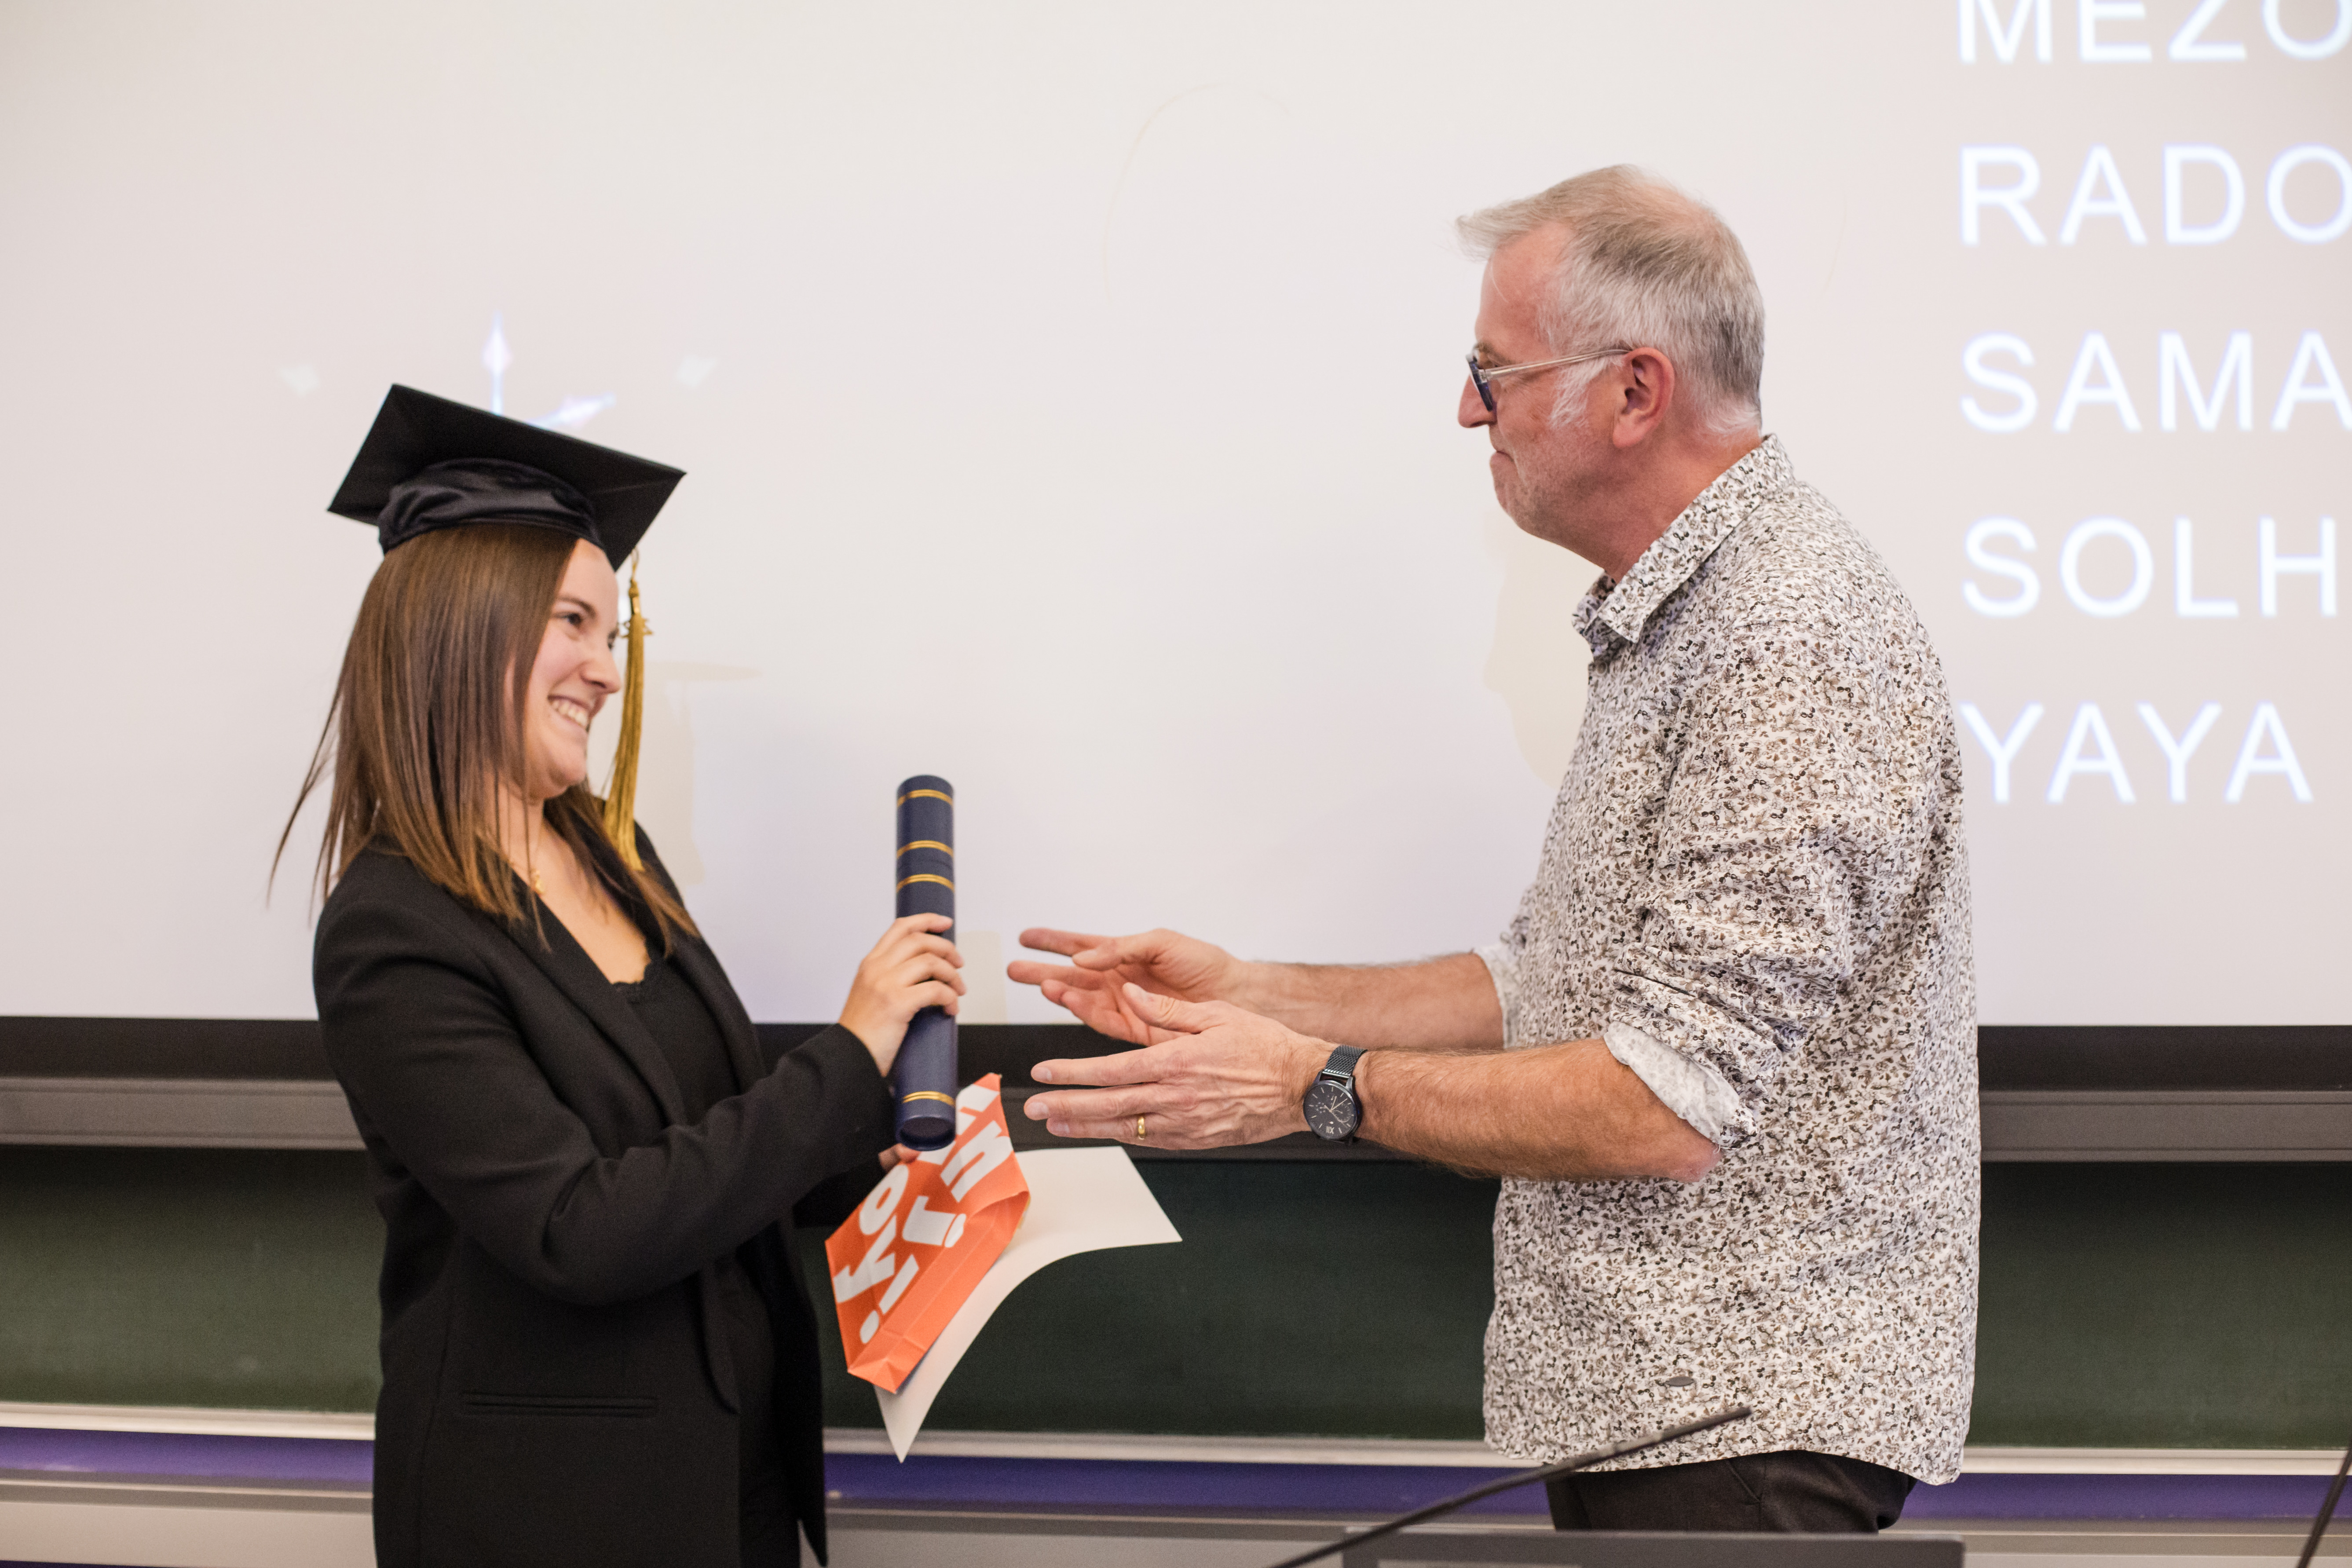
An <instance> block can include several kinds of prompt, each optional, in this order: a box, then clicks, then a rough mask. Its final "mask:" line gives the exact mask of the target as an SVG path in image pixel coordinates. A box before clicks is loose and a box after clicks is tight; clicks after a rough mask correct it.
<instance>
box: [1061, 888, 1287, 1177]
mask: <svg viewBox="0 0 2352 1568" xmlns="http://www.w3.org/2000/svg"><path fill="white" fill-rule="evenodd" d="M1063 934H1064V933H1062V932H1058V931H1027V932H1024V933H1023V935H1022V938H1021V941H1022V942H1023V944H1024V946H1029V947H1037V946H1041V945H1042V944H1041V943H1039V942H1034V941H1032V940H1031V939H1032V938H1033V937H1037V936H1061V935H1063ZM1152 934H1153V936H1169V935H1171V934H1172V933H1171V932H1166V931H1155V932H1153V933H1152ZM1077 940H1079V941H1091V940H1094V939H1091V938H1080V939H1077ZM1126 940H1129V941H1132V942H1145V941H1149V940H1150V938H1145V937H1133V938H1129V939H1126ZM1175 940H1176V941H1178V942H1186V941H1189V939H1187V938H1182V937H1178V938H1176V939H1175ZM1191 945H1192V946H1193V947H1195V948H1202V949H1205V951H1207V952H1212V953H1215V952H1217V950H1216V949H1214V948H1212V947H1208V946H1207V944H1206V943H1204V942H1192V944H1191ZM1047 951H1058V950H1054V949H1048V950H1047ZM1218 956H1219V957H1223V954H1221V953H1220V954H1218ZM1016 967H1017V966H1016ZM1029 967H1031V968H1043V967H1044V966H1043V965H1040V964H1032V965H1029ZM1089 973H1091V974H1094V975H1096V976H1097V977H1098V976H1099V972H1089ZM1015 978H1016V979H1017V978H1019V977H1018V976H1017V975H1016V976H1015ZM1106 989H1108V991H1109V994H1108V995H1104V994H1102V993H1103V992H1104V991H1105V990H1106ZM1047 994H1048V995H1052V993H1051V992H1048V993H1047ZM1088 994H1089V995H1092V996H1094V997H1095V998H1096V1000H1097V1004H1098V1005H1101V1006H1103V1007H1105V1008H1106V1009H1116V1010H1117V1013H1118V1016H1119V1017H1120V1018H1121V1019H1123V1020H1129V1021H1131V1022H1132V1023H1133V1025H1134V1026H1135V1028H1136V1029H1137V1031H1138V1032H1137V1033H1136V1034H1134V1035H1130V1036H1129V1038H1131V1039H1132V1038H1139V1037H1145V1036H1148V1037H1150V1038H1152V1039H1155V1040H1158V1041H1160V1042H1162V1043H1160V1044H1157V1045H1150V1046H1147V1047H1145V1048H1144V1049H1142V1050H1139V1051H1122V1052H1121V1053H1119V1054H1118V1056H1111V1057H1084V1058H1076V1059H1074V1060H1066V1061H1047V1062H1039V1063H1038V1064H1037V1065H1036V1066H1035V1067H1034V1068H1031V1069H1030V1071H1031V1073H1032V1075H1033V1076H1034V1078H1035V1079H1036V1081H1037V1082H1039V1083H1050V1084H1054V1085H1055V1086H1056V1090H1055V1092H1052V1093H1047V1094H1034V1095H1031V1096H1030V1097H1029V1103H1028V1104H1027V1105H1026V1106H1024V1108H1023V1109H1024V1112H1025V1113H1026V1114H1027V1115H1028V1117H1029V1118H1030V1120H1032V1121H1043V1122H1044V1123H1045V1130H1046V1131H1049V1132H1051V1133H1053V1134H1054V1135H1055V1136H1056V1137H1059V1138H1115V1139H1117V1140H1118V1142H1122V1143H1135V1142H1146V1143H1149V1144H1150V1145H1151V1146H1152V1147H1154V1148H1160V1149H1222V1148H1225V1147H1227V1146H1229V1145H1231V1144H1234V1143H1263V1142H1265V1141H1266V1140H1267V1139H1269V1138H1279V1137H1281V1136H1282V1135H1283V1134H1284V1133H1286V1132H1300V1131H1305V1130H1306V1127H1307V1118H1306V1116H1305V1114H1304V1113H1303V1112H1302V1111H1301V1110H1300V1102H1301V1101H1303V1100H1305V1099H1306V1098H1307V1089H1308V1088H1309V1087H1310V1086H1312V1085H1313V1083H1314V1081H1315V1075H1316V1073H1317V1072H1318V1071H1319V1070H1320V1069H1321V1068H1322V1066H1323V1063H1324V1061H1325V1060H1326V1059H1327V1058H1328V1057H1329V1056H1330V1054H1331V1047H1329V1046H1328V1045H1327V1044H1325V1043H1324V1042H1322V1041H1320V1040H1316V1039H1311V1038H1309V1037H1307V1036H1305V1035H1302V1034H1298V1033H1297V1032H1296V1031H1295V1030H1291V1029H1286V1028H1285V1027H1283V1026H1281V1025H1280V1024H1277V1023H1276V1022H1275V1021H1274V1020H1273V1019H1271V1018H1262V1017H1260V1016H1258V1015H1256V1014H1255V1013H1245V1012H1244V1011H1243V1010H1242V1009H1241V1008H1239V1007H1236V1006H1234V1005H1233V1004H1232V1003H1230V1002H1181V1001H1178V1000H1177V999H1175V998H1174V997H1171V996H1163V995H1160V994H1156V993H1154V992H1150V991H1147V990H1145V989H1144V988H1143V987H1142V986H1140V985H1138V984H1133V983H1132V982H1129V983H1126V984H1118V985H1115V986H1109V985H1097V986H1096V987H1094V988H1092V990H1090V991H1089V993H1088ZM1057 1000H1058V999H1057ZM1064 1005H1068V1004H1064ZM1071 1011H1072V1012H1078V1009H1077V1008H1076V1007H1072V1008H1071ZM1079 1016H1080V1017H1082V1018H1083V1017H1087V1015H1086V1014H1084V1013H1079ZM1087 1021H1088V1022H1089V1023H1091V1022H1093V1020H1092V1019H1091V1018H1087ZM1096 1027H1097V1028H1101V1027H1102V1026H1101V1025H1098V1024H1097V1025H1096ZM1104 1032H1105V1033H1110V1032H1111V1031H1109V1030H1104ZM1063 1084H1076V1085H1094V1086H1099V1087H1093V1088H1080V1089H1070V1090H1067V1091H1063V1090H1061V1089H1059V1086H1060V1085H1063ZM1139 1117H1140V1118H1142V1119H1143V1123H1144V1131H1145V1135H1144V1136H1143V1137H1142V1138H1141V1139H1138V1137H1137V1136H1136V1120H1137V1118H1139Z"/></svg>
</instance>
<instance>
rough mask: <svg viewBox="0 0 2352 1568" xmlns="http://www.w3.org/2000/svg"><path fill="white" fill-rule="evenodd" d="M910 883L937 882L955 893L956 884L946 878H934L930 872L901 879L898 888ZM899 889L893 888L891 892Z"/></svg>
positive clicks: (920, 872) (922, 872)
mask: <svg viewBox="0 0 2352 1568" xmlns="http://www.w3.org/2000/svg"><path fill="white" fill-rule="evenodd" d="M909 882H937V883H938V884H939V885H940V887H942V888H945V889H947V890H948V891H949V892H950V893H952V892H954V891H955V884H954V883H953V882H950V881H949V880H948V879H946V878H945V877H934V876H933V875H931V873H929V871H918V872H916V873H915V874H914V875H913V876H911V877H901V878H900V879H898V888H903V887H905V886H907V885H908V883H909ZM898 888H893V889H890V890H891V891H892V892H894V893H895V892H897V891H898Z"/></svg>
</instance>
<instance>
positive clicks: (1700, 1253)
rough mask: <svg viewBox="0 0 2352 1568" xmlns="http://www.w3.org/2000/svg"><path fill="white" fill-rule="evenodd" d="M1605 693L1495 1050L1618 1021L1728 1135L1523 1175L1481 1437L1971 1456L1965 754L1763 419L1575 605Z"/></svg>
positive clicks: (1931, 1465) (1652, 1071)
mask: <svg viewBox="0 0 2352 1568" xmlns="http://www.w3.org/2000/svg"><path fill="white" fill-rule="evenodd" d="M1577 625H1578V626H1579V628H1580V630H1581V631H1582V632H1583V633H1584V636H1585V639H1586V640H1587V641H1588V642H1589V643H1591V647H1592V656H1593V657H1592V666H1591V689H1590V693H1589V696H1588V698H1587V700H1586V704H1585V710H1584V721H1583V726H1582V728H1581V730H1580V731H1579V733H1578V735H1577V739H1576V747H1575V752H1574V755H1573V757H1572V758H1571V760H1570V763H1569V766H1568V773H1567V776H1566V777H1565V778H1564V779H1563V780H1562V781H1561V783H1560V790H1559V802H1558V804H1557V805H1554V807H1553V808H1552V815H1551V823H1550V826H1549V830H1548V834H1547V837H1546V840H1545V844H1544V850H1543V860H1542V864H1541V865H1540V867H1539V868H1538V870H1537V872H1536V879H1535V881H1534V883H1533V885H1531V886H1530V887H1529V888H1528V890H1527V894H1526V896H1525V897H1524V898H1523V899H1522V900H1521V901H1520V905H1519V910H1518V913H1517V917H1516V918H1515V919H1514V920H1513V921H1512V922H1511V925H1510V928H1509V930H1508V931H1507V932H1506V933H1505V934H1504V937H1503V940H1502V941H1501V942H1497V943H1496V944H1495V945H1494V946H1492V947H1490V948H1486V949H1482V950H1481V952H1480V954H1479V956H1480V957H1482V958H1483V959H1485V960H1486V965H1487V967H1488V969H1489V970H1490V971H1491V972H1492V973H1493V975H1494V979H1495V988H1496V994H1497V995H1498V996H1499V997H1500V998H1501V1001H1502V1004H1503V1017H1504V1030H1505V1043H1506V1045H1507V1046H1508V1047H1528V1046H1538V1045H1544V1044H1549V1043H1551V1042H1554V1041H1561V1040H1575V1039H1591V1038H1594V1037H1599V1038H1601V1040H1603V1041H1605V1042H1606V1043H1607V1045H1608V1047H1609V1049H1610V1050H1611V1052H1612V1054H1613V1055H1615V1056H1616V1057H1617V1058H1618V1059H1619V1060H1621V1061H1622V1062H1624V1063H1625V1064H1626V1066H1627V1067H1629V1068H1632V1069H1633V1071H1634V1072H1635V1073H1636V1074H1638V1075H1640V1077H1641V1078H1642V1079H1643V1081H1644V1082H1645V1083H1647V1084H1648V1085H1649V1086H1650V1088H1651V1089H1653V1090H1654V1091H1655V1092H1656V1093H1657V1094H1658V1096H1659V1098H1660V1099H1661V1100H1664V1102H1665V1103H1666V1104H1667V1105H1668V1106H1669V1107H1671V1108H1672V1109H1673V1110H1675V1112H1676V1114H1678V1115H1680V1116H1681V1117H1682V1118H1683V1119H1684V1120H1685V1121H1687V1122H1688V1123H1689V1124H1690V1125H1691V1126H1692V1127H1694V1128H1696V1130H1697V1131H1700V1132H1701V1133H1703V1134H1705V1135H1706V1137H1707V1138H1708V1139H1710V1140H1711V1141H1713V1142H1715V1144H1716V1145H1717V1147H1718V1148H1719V1149H1720V1150H1721V1151H1722V1152H1723V1158H1722V1161H1721V1163H1718V1164H1717V1166H1716V1167H1715V1169H1714V1170H1713V1171H1712V1172H1710V1173H1708V1174H1707V1176H1706V1179H1705V1180H1703V1181H1700V1182H1698V1183H1696V1184H1691V1185H1685V1184H1680V1183H1677V1182H1673V1181H1666V1180H1644V1181H1625V1182H1535V1181H1518V1180H1512V1181H1507V1182H1505V1183H1504V1184H1503V1190H1502V1197H1501V1200H1500V1202H1499V1203H1498V1204H1497V1205H1496V1211H1495V1316H1494V1320H1493V1321H1492V1322H1491V1324H1490V1325H1489V1326H1488V1328H1487V1331H1486V1432H1487V1439H1488V1441H1489V1442H1490V1443H1492V1444H1493V1445H1494V1446H1495V1447H1497V1448H1499V1449H1501V1450H1502V1451H1504V1452H1506V1453H1508V1454H1513V1455H1519V1456H1526V1457H1530V1458H1544V1459H1552V1458H1564V1457H1566V1456H1567V1455H1569V1454H1572V1453H1577V1452H1580V1451H1581V1450H1584V1449H1589V1448H1593V1447H1600V1446H1601V1445H1602V1444H1603V1443H1606V1442H1609V1441H1611V1440H1613V1439H1616V1438H1619V1437H1623V1436H1631V1435H1633V1434H1634V1433H1637V1432H1642V1431H1645V1430H1651V1429H1654V1428H1656V1427H1660V1426H1669V1425H1672V1424H1674V1423H1675V1422H1677V1421H1683V1420H1687V1419H1690V1418H1691V1417H1692V1416H1694V1415H1699V1414H1703V1413H1705V1412H1706V1411H1709V1410H1712V1409H1715V1408H1717V1406H1719V1405H1728V1404H1732V1403H1735V1402H1737V1403H1740V1404H1746V1405H1753V1406H1754V1407H1755V1412H1756V1414H1755V1415H1754V1416H1753V1417H1752V1418H1751V1419H1748V1420H1747V1421H1743V1422H1738V1423H1735V1424H1734V1425H1732V1426H1727V1427H1721V1428H1717V1430H1716V1431H1714V1432H1711V1433H1708V1434H1706V1435H1704V1436H1700V1437H1697V1438H1694V1439H1689V1440H1686V1441H1684V1442H1681V1443H1676V1444H1673V1445H1670V1446H1668V1447H1664V1448H1661V1449H1654V1450H1652V1451H1650V1452H1648V1453H1645V1454H1643V1455H1640V1456H1637V1457H1634V1458H1630V1459H1626V1460H1622V1461H1620V1462H1619V1464H1620V1467H1621V1468H1633V1467H1641V1466H1650V1465H1668V1464H1681V1463H1685V1462H1689V1461H1692V1460H1697V1459H1712V1458H1727V1457H1729V1456H1732V1455H1737V1454H1748V1453H1760V1452H1765V1451H1768V1450H1771V1449H1779V1448H1808V1449H1812V1450H1815V1451H1817V1452H1822V1453H1830V1454H1842V1455H1845V1456H1847V1457H1849V1458H1857V1459H1867V1460H1871V1461H1873V1462H1874V1463H1877V1464H1881V1465H1885V1466H1889V1467H1891V1468H1895V1469H1898V1470H1902V1471H1904V1472H1906V1473H1907V1474H1909V1475H1912V1476H1914V1477H1916V1478H1918V1479H1921V1480H1927V1481H1945V1480H1949V1479H1951V1478H1952V1477H1953V1476H1954V1475H1956V1474H1958V1469H1959V1460H1960V1446H1961V1442H1962V1439H1963V1437H1964V1436H1966V1434H1967V1430H1968V1419H1969V1385H1970V1382H1971V1373H1972V1367H1973V1363H1974V1352H1975V1339H1976V1299H1977V1216H1978V1193H1979V1183H1978V1168H1979V1166H1978V1152H1979V1151H1978V1138H1977V1099H1976V987H1975V979H1974V973H1973V970H1972V966H1971V961H1970V955H1969V881H1968V854H1967V848H1966V846H1965V844H1964V843H1963V841H1962V837H1961V831H1960V756H1959V747H1958V741H1957V739H1956V737H1955V735H1954V732H1953V728H1952V716H1951V708H1950V703H1949V700H1948V698H1947V696H1946V694H1945V690H1944V681H1943V674H1942V671H1941V669H1940V668H1939V667H1938V666H1937V661H1936V655H1935V652H1934V650H1933V649H1932V648H1930V647H1929V646H1928V642H1927V632H1926V631H1925V630H1924V629H1923V628H1922V627H1921V626H1920V624H1919V620H1918V617H1917V616H1916V615H1915V614H1914V613H1913V611H1912V609H1911V605H1910V604H1909V602H1908V601H1907V600H1906V599H1905V597H1904V595H1903V592H1902V590H1901V589H1900V588H1899V587H1897V586H1896V585H1895V579H1894V578H1893V576H1892V575H1890V574H1888V572H1887V570H1886V567H1885V564H1884V563H1881V562H1880V560H1879V558H1878V556H1877V555H1876V554H1875V553H1874V552H1873V551H1872V550H1871V548H1870V546H1869V545H1868V544H1866V543H1865V542H1864V541H1863V539H1862V536H1861V535H1860V534H1858V533H1856V532H1855V531H1854V530H1853V526H1852V525H1851V524H1849V523H1848V522H1846V521H1845V520H1844V519H1843V518H1842V517H1840V516H1839V515H1838V513H1837V511H1836V510H1835V509H1833V508H1832V506H1831V505H1830V504H1829V502H1828V501H1827V500H1824V499H1823V498H1822V496H1821V495H1820V494H1819V493H1818V492H1816V491H1815V490H1813V489H1811V488H1810V487H1808V486H1805V485H1802V484H1800V483H1798V482H1797V479H1796V477H1795V473H1794V471H1793V469H1792V468H1790V463H1789V458H1788V456H1787V454H1786V453H1785V452H1784V451H1783V450H1782V448H1781V446H1780V442H1779V440H1778V439H1777V438H1768V439H1767V440H1766V441H1765V442H1764V443H1763V445H1761V446H1760V447H1757V448H1756V449H1755V450H1754V451H1752V452H1750V453H1749V454H1748V456H1747V457H1745V458H1741V459H1740V460H1739V462H1738V463H1737V464H1735V465H1734V466H1733V467H1732V468H1729V469H1728V470H1727V471H1726V472H1725V473H1724V474H1723V475H1722V477H1721V478H1719V479H1717V480H1716V481H1715V483H1714V484H1712V485H1710V486H1708V487H1707V489H1706V490H1705V491H1704V492H1702V493H1701V494H1700V496H1699V497H1698V499H1697V500H1694V501H1693V502H1692V503H1691V504H1690V506H1689V508H1688V509H1687V510H1685V511H1684V512H1683V514H1682V515H1681V516H1680V517H1678V518H1676V519H1675V521H1674V524H1673V526H1671V527H1670V528H1668V529H1667V530H1666V531H1665V532H1664V534H1663V535H1661V536H1660V537H1659V538H1658V540H1657V541H1656V542H1654V543H1653V544H1652V545H1651V546H1650V548H1649V549H1648V550H1647V551H1646V552H1643V555H1642V558H1641V559H1640V560H1639V561H1637V562H1635V563H1633V568H1632V569H1631V570H1630V571H1628V572H1627V573H1626V574H1625V577H1624V580H1623V581H1622V582H1619V583H1615V584H1612V583H1611V582H1610V581H1609V580H1608V579H1606V578H1603V579H1601V581H1600V582H1599V583H1597V584H1594V586H1593V589H1592V591H1591V594H1589V595H1587V596H1586V597H1585V599H1584V601H1583V603H1582V605H1580V606H1579V608H1578V610H1577Z"/></svg>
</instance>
